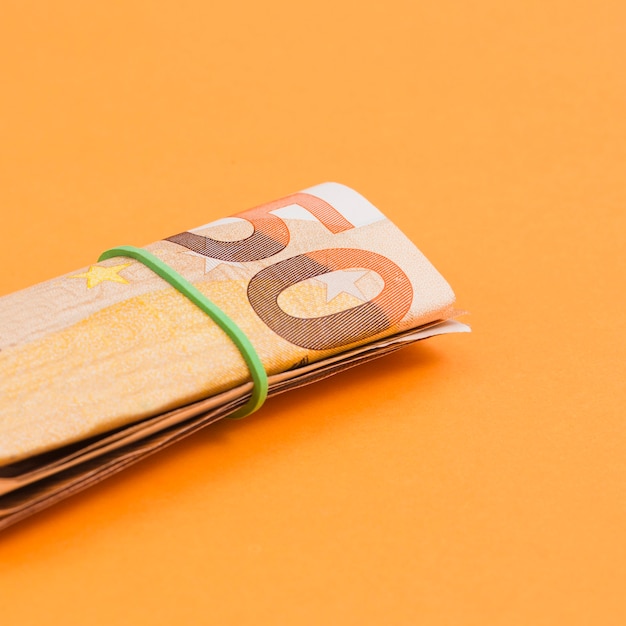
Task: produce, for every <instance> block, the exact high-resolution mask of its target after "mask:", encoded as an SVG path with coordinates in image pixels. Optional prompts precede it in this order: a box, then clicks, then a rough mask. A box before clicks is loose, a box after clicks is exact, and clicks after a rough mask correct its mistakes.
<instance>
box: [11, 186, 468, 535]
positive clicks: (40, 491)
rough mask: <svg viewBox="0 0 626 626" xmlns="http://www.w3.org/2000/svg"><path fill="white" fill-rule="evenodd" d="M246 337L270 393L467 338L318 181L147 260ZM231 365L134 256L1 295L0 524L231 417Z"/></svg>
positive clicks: (241, 394)
mask: <svg viewBox="0 0 626 626" xmlns="http://www.w3.org/2000/svg"><path fill="white" fill-rule="evenodd" d="M145 249H146V250H147V251H148V252H149V253H150V254H151V255H153V256H154V257H156V258H158V259H159V260H160V261H161V262H163V263H164V264H166V265H167V266H168V267H170V268H172V269H173V270H174V271H175V272H176V273H177V274H179V275H181V276H183V277H184V278H185V279H186V280H187V281H189V282H190V283H191V284H192V285H193V286H194V287H195V288H197V289H198V290H199V291H200V292H201V293H202V294H203V295H204V296H205V297H207V298H208V299H209V300H210V301H211V302H212V303H215V305H217V306H218V307H219V308H220V309H221V311H223V312H224V314H225V315H226V316H227V317H228V318H229V319H230V320H232V321H233V323H234V324H236V325H237V327H238V328H239V329H241V331H243V333H244V334H245V336H246V337H248V338H249V340H250V342H251V343H252V345H253V347H254V350H255V351H256V354H257V355H258V358H260V361H261V362H262V366H263V369H264V370H265V372H266V374H267V377H268V382H269V395H270V396H271V395H275V394H276V393H281V392H284V391H288V390H290V389H293V388H295V387H298V386H301V385H304V384H309V383H312V382H315V381H316V380H320V379H321V378H325V377H327V376H330V375H333V374H335V373H337V372H340V371H342V370H343V369H346V368H347V367H352V366H354V365H357V364H359V363H362V362H364V361H367V360H370V359H372V358H376V357H379V356H383V355H384V354H387V353H389V352H391V351H394V350H397V349H399V348H401V347H403V346H405V345H408V344H410V343H413V342H415V341H418V340H421V339H425V338H427V337H431V336H433V335H437V334H442V333H449V332H465V331H467V330H468V328H467V327H466V326H465V325H463V324H461V323H459V322H457V321H455V320H454V319H453V318H454V317H456V315H457V314H458V311H457V310H456V309H455V306H454V301H455V298H454V294H453V292H452V290H451V288H450V286H449V285H448V284H447V282H446V281H445V280H444V278H443V277H442V276H441V275H440V274H439V272H438V271H437V270H436V269H435V268H434V266H433V265H432V264H431V263H430V262H429V261H428V260H427V259H426V258H425V257H424V255H423V254H422V253H421V252H420V251H419V250H418V249H417V248H416V247H415V245H414V244H413V243H412V242H411V241H410V240H409V239H408V238H407V237H406V236H405V235H404V234H403V233H402V232H401V231H400V230H399V229H398V228H397V227H396V226H395V225H394V224H393V223H392V222H391V221H390V220H388V219H387V218H386V217H385V216H384V215H383V214H382V213H381V212H380V211H378V210H377V209H376V208H375V207H374V206H373V205H372V204H371V203H369V202H368V201H367V200H366V199H365V198H363V197H362V196H361V195H359V194H358V193H357V192H355V191H353V190H352V189H349V188H348V187H345V186H342V185H339V184H336V183H325V184H322V185H318V186H316V187H312V188H310V189H307V190H305V191H302V192H299V193H295V194H291V195H289V196H286V197H284V198H281V199H279V200H276V201H273V202H269V203H266V204H263V205H260V206H257V207H255V208H253V209H249V210H247V211H243V212H241V213H238V214H236V215H234V216H232V217H229V218H225V219H221V220H218V221H214V222H211V223H209V224H205V225H203V226H200V227H197V228H194V229H192V230H189V231H185V232H182V233H179V234H177V235H174V236H171V237H168V238H166V239H164V240H162V241H159V242H156V243H154V244H151V245H148V246H146V248H145ZM253 387H254V385H253V383H252V382H251V381H250V371H249V367H248V364H247V363H246V361H245V359H244V357H243V356H242V353H241V352H240V350H239V349H238V348H237V346H236V345H234V344H233V342H232V341H231V339H230V338H229V337H228V336H227V335H226V334H225V333H224V331H223V329H222V328H220V327H219V326H218V325H216V324H215V323H213V322H212V320H211V319H209V318H208V317H207V315H206V314H205V313H204V312H203V311H202V310H200V309H199V308H198V307H197V306H196V305H195V304H194V303H193V302H192V301H190V300H189V299H188V298H186V297H185V296H184V295H183V294H181V293H180V292H179V291H178V290H177V289H175V288H174V287H172V286H171V285H170V284H168V283H167V282H166V281H164V280H163V278H162V277H160V276H158V275H157V274H155V272H154V271H153V270H152V269H150V267H148V266H146V265H145V264H144V263H142V262H140V261H139V260H137V259H134V258H131V257H127V256H123V255H120V256H116V257H113V258H107V259H106V260H103V261H102V262H98V263H92V264H90V265H88V266H86V267H84V268H82V269H79V270H77V271H75V272H71V273H69V274H67V275H65V276H61V277H59V278H56V279H53V280H50V281H47V282H44V283H41V284H39V285H35V286H33V287H30V288H28V289H24V290H22V291H20V292H16V293H13V294H10V295H7V296H4V297H3V298H0V528H1V527H2V526H6V525H8V524H10V523H13V522H14V521H17V520H19V519H21V518H23V517H25V516H27V515H30V514H31V513H34V512H36V511H37V510H39V509H41V508H44V507H46V506H49V505H50V504H52V503H54V502H55V501H57V500H59V499H61V498H63V497H67V496H68V495H71V494H72V493H74V492H76V491H78V490H80V489H84V488H85V487H87V486H89V485H90V484H93V483H94V482H97V481H98V480H102V479H103V478H104V477H106V476H108V475H110V474H111V473H113V472H116V471H119V470H120V469H122V468H124V467H126V466H127V465H129V464H131V463H133V462H136V461H137V460H139V459H141V458H143V457H145V456H147V455H148V454H152V453H154V452H156V451H157V450H159V449H161V448H162V447H164V446H166V445H169V444H171V443H173V442H174V441H177V440H179V439H180V438H182V437H185V436H188V435H190V434H191V433H193V432H195V431H196V430H198V429H199V428H202V427H204V426H206V425H207V424H209V423H211V422H213V421H215V420H218V419H221V418H223V417H227V416H229V415H232V414H233V413H235V412H236V411H238V410H240V409H241V407H242V406H243V405H245V404H246V403H247V401H248V399H249V398H250V396H251V394H252V392H253Z"/></svg>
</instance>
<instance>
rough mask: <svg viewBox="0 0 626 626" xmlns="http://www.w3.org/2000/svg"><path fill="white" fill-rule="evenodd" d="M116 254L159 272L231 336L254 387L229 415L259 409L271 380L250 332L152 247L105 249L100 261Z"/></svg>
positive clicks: (236, 416)
mask: <svg viewBox="0 0 626 626" xmlns="http://www.w3.org/2000/svg"><path fill="white" fill-rule="evenodd" d="M113 257H130V258H131V259H136V260H137V261H140V262H141V263H143V264H144V265H145V266H146V267H149V268H150V269H151V270H152V271H153V272H154V273H155V274H157V275H158V276H160V277H161V278H162V279H163V280H165V281H167V282H168V283H169V284H170V285H172V287H174V289H177V290H178V291H179V292H180V293H182V294H183V296H185V297H186V298H187V299H188V300H190V301H191V302H193V303H194V304H195V305H196V306H197V307H198V308H199V309H201V310H202V311H204V312H205V313H206V314H207V315H208V316H209V317H210V318H211V319H212V320H213V321H214V322H215V323H216V324H217V325H218V326H219V327H220V328H221V329H222V330H223V331H224V332H225V333H226V334H227V335H228V337H229V338H230V339H231V341H232V342H233V343H234V344H235V345H236V346H237V348H238V350H239V352H241V356H242V357H243V358H244V361H245V362H246V365H247V366H248V369H249V370H250V374H251V376H252V382H253V383H254V387H253V389H252V396H251V397H250V400H249V401H248V403H247V404H246V405H244V406H242V407H241V408H240V409H239V410H237V411H235V413H233V414H232V415H229V416H228V417H230V418H231V419H240V418H242V417H246V415H250V413H254V412H255V411H257V410H258V409H259V408H261V406H262V405H263V403H264V402H265V398H267V392H268V387H269V383H268V380H267V373H266V372H265V368H264V367H263V363H262V362H261V359H260V358H259V355H258V354H257V351H256V350H255V349H254V346H253V345H252V343H251V342H250V340H249V339H248V337H247V336H246V334H245V333H244V332H243V331H242V330H241V328H239V326H237V324H235V322H234V321H233V320H232V319H231V318H230V317H228V315H226V313H224V311H222V309H220V308H219V307H218V306H217V305H215V304H214V303H213V302H211V301H210V300H209V299H208V298H207V297H206V296H205V295H204V294H203V293H202V292H201V291H200V290H199V289H198V288H196V287H194V286H193V285H192V284H191V283H190V282H189V281H188V280H187V279H186V278H184V277H183V276H181V275H180V274H179V273H178V272H177V271H176V270H175V269H173V268H172V267H170V266H169V265H168V264H167V263H164V262H163V261H161V259H159V258H158V257H156V256H155V255H154V254H152V253H151V252H148V250H145V249H144V248H136V247H135V246H119V247H117V248H111V249H110V250H107V251H106V252H103V253H102V254H101V255H100V258H99V259H98V263H100V262H101V261H106V260H107V259H111V258H113Z"/></svg>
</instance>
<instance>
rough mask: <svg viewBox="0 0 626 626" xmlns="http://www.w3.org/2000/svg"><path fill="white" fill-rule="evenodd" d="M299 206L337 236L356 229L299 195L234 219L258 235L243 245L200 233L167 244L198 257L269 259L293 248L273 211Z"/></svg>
mask: <svg viewBox="0 0 626 626" xmlns="http://www.w3.org/2000/svg"><path fill="white" fill-rule="evenodd" d="M293 204H297V205H299V206H301V207H302V208H304V209H306V210H307V211H308V212H309V213H311V214H312V215H313V216H314V217H315V218H317V219H318V220H319V221H320V223H321V224H323V225H324V226H325V227H326V228H327V229H328V230H329V231H330V232H332V233H333V234H336V233H340V232H343V231H344V230H350V229H351V228H354V225H353V224H351V223H350V222H349V221H348V220H347V219H346V218H345V217H344V216H343V215H342V214H341V213H339V212H338V211H337V210H336V209H335V208H333V207H332V206H331V205H330V204H328V202H325V201H324V200H322V199H321V198H317V197H316V196H312V195H310V194H307V193H295V194H292V195H290V196H287V197H285V198H281V199H280V200H275V201H274V202H270V203H269V204H264V205H262V206H259V207H256V208H254V209H249V210H247V211H243V212H241V213H237V214H235V215H234V216H233V217H239V218H241V219H244V220H247V221H248V222H250V223H251V224H252V226H253V228H254V232H253V233H252V234H251V235H250V236H249V237H246V238H245V239H241V240H239V241H219V240H217V239H212V238H211V237H205V236H203V235H197V234H196V233H190V232H185V233H180V234H178V235H174V236H173V237H168V238H167V241H171V242H173V243H177V244H179V245H181V246H184V247H185V248H188V249H189V250H193V251H194V252H197V253H198V254H202V255H203V256H207V257H210V258H212V259H219V260H220V261H228V262H231V263H243V262H246V261H260V260H261V259H267V258H268V257H271V256H273V255H275V254H278V253H279V252H281V251H282V250H284V249H285V248H286V247H287V245H288V244H289V229H288V228H287V224H285V222H284V221H283V220H282V219H281V218H280V217H278V216H277V215H272V213H271V211H275V210H277V209H282V208H284V207H287V206H290V205H293Z"/></svg>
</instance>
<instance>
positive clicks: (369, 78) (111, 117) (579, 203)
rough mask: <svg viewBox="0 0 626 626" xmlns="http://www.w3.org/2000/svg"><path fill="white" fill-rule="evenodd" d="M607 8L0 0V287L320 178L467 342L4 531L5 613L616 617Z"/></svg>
mask: <svg viewBox="0 0 626 626" xmlns="http://www.w3.org/2000/svg"><path fill="white" fill-rule="evenodd" d="M624 6H625V5H624V3H623V2H622V1H621V0H616V1H614V2H610V1H599V2H598V1H591V0H587V1H576V0H568V1H567V2H566V1H556V0H555V1H548V2H546V1H545V0H541V1H539V0H531V1H524V2H519V1H506V2H502V1H500V2H496V1H495V0H494V1H484V0H483V1H480V2H471V3H470V2H449V1H443V2H428V3H426V2H415V1H414V0H405V1H401V0H388V1H386V2H369V3H366V2H362V1H361V2H356V1H349V0H332V1H331V0H318V1H317V2H315V3H308V2H286V1H284V0H266V1H264V2H231V3H213V2H210V1H204V2H198V1H196V2H191V1H185V0H177V2H156V1H153V2H147V1H143V2H141V1H139V0H133V1H129V0H123V1H122V0H119V1H109V2H79V1H78V0H76V1H68V0H59V1H57V2H43V1H40V2H28V1H25V0H4V1H3V3H2V12H1V13H2V16H1V20H0V64H1V67H0V81H1V87H0V89H1V98H0V138H1V144H0V214H1V218H2V219H1V221H0V224H1V230H0V265H1V267H2V268H3V271H2V275H1V276H0V293H8V292H10V291H12V290H15V289H18V288H21V287H25V286H27V285H30V284H32V283H35V282H38V281H41V280H44V279H48V278H51V277H53V276H55V275H58V274H60V273H63V272H68V271H71V270H74V269H76V268H78V267H81V266H84V265H87V264H89V263H91V262H93V261H94V260H95V259H96V258H97V257H98V255H99V253H100V252H101V251H102V250H104V249H106V248H109V247H111V246H113V245H117V244H133V245H143V244H146V243H148V242H151V241H154V240H157V239H159V238H161V237H163V236H167V235H171V234H173V233H176V232H179V231H181V230H184V229H187V228H190V227H194V226H197V225H200V224H203V223H206V222H208V221H210V220H212V219H214V218H218V217H221V216H224V215H227V214H230V213H233V212H235V211H239V210H243V209H245V208H249V207H251V206H253V205H256V204H258V203H260V202H263V201H266V200H271V199H273V198H276V197H280V196H283V195H285V194H287V193H290V192H293V191H297V190H299V189H301V188H304V187H307V186H310V185H313V184H316V183H319V182H323V181H325V180H336V181H339V182H343V183H346V184H348V185H351V186H353V187H354V188H356V189H357V190H358V191H360V192H361V193H363V194H364V195H365V196H366V197H368V198H369V199H370V200H371V201H372V202H374V204H376V205H377V206H378V207H379V208H381V210H383V211H384V212H385V213H386V214H387V215H388V216H389V217H390V218H391V219H392V220H393V221H395V222H396V223H397V224H398V225H399V226H400V227H401V228H402V229H403V230H404V231H405V232H406V233H407V234H408V235H409V236H410V237H411V238H412V239H413V241H415V242H416V243H417V245H418V246H419V247H420V248H421V249H422V251H423V252H424V253H425V254H426V255H427V256H428V257H429V258H430V259H431V261H432V262H433V263H434V264H435V265H436V266H437V267H438V269H439V270H440V271H441V272H442V273H443V275H444V276H445V277H446V278H447V279H448V280H449V282H450V283H451V285H452V286H453V288H454V289H455V291H456V293H457V296H458V303H459V305H460V306H462V307H464V308H466V309H469V310H470V311H471V316H470V317H469V319H468V321H470V323H471V324H472V326H473V329H474V332H473V334H472V335H469V336H468V335H459V336H450V337H442V338H437V339H433V340H432V341H429V342H427V343H424V344H421V345H419V346H416V347H411V348H408V349H407V350H406V351H403V352H401V353H399V354H397V355H394V356H390V357H388V358H386V360H384V361H380V362H376V363H373V364H370V365H365V366H362V367H360V368H358V369H356V370H353V371H351V372H349V373H345V374H343V375H340V376H337V377H335V378H334V379H332V380H329V381H326V382H321V383H318V384H317V385H316V386H315V387H311V388H308V389H304V390H300V391H296V392H292V393H290V394H288V395H285V396H282V397H280V398H278V399H275V400H272V401H270V402H268V404H267V405H266V406H265V407H264V408H263V410H262V411H261V412H260V413H258V414H256V415H255V416H253V417H251V418H249V419H246V420H244V421H242V422H237V423H232V422H228V423H222V424H219V425H216V426H215V427H211V428H210V429H207V430H206V431H204V432H203V433H201V434H200V435H199V436H195V437H193V438H192V439H191V440H188V441H187V442H184V443H182V444H180V445H177V446H175V447H174V448H171V449H170V450H168V451H167V452H165V453H163V454H160V455H158V456H155V457H153V458H152V459H150V460H148V461H146V462H143V463H142V464H140V465H138V466H135V467H134V468H131V469H130V470H128V471H125V472H124V473H122V474H120V475H118V476H117V477H115V478H113V479H110V480H108V481H107V482H105V483H104V484H102V485H101V486H98V487H95V488H93V489H91V490H90V491H88V492H85V493H84V494H82V495H79V496H77V497H74V498H73V499H71V500H69V501H66V503H63V504H61V505H58V506H56V507H54V508H53V509H51V510H49V511H47V512H45V513H43V514H40V515H38V516H36V517H34V518H32V519H31V520H29V521H27V522H24V523H22V524H20V525H18V526H16V527H14V528H12V529H10V530H8V531H6V532H4V533H3V534H2V535H1V536H0V607H1V613H2V616H1V618H0V620H1V621H2V624H19V625H20V626H22V625H27V624H42V623H57V622H58V623H63V624H69V625H72V624H80V625H81V626H82V625H83V624H86V623H88V624H107V625H110V624H121V623H126V624H131V623H146V624H172V623H180V624H192V623H212V624H242V625H247V624H255V625H258V624H290V625H291V624H305V625H308V624H311V625H319V624H355V625H363V624H368V625H369V624H398V625H405V624H406V625H414V624H428V625H448V624H454V625H455V626H456V625H466V624H476V625H485V624H490V625H491V624H496V625H500V624H502V625H506V626H510V625H517V624H520V625H528V624H533V625H543V624H546V625H552V624H567V625H568V626H571V625H574V624H575V625H578V624H581V625H582V624H594V625H595V624H603V625H606V624H624V623H625V622H626V594H625V589H626V538H625V537H626V531H625V529H626V426H625V424H624V408H623V407H624V405H625V404H626V390H625V384H624V359H625V357H626V346H625V339H626V327H625V326H626V325H625V321H624V320H625V319H626V316H625V315H624V309H625V307H626V297H625V295H624V287H625V286H626V271H625V260H624V249H625V245H624V241H625V239H626V176H625V174H626V78H625V72H624V70H625V62H626V10H625V9H624Z"/></svg>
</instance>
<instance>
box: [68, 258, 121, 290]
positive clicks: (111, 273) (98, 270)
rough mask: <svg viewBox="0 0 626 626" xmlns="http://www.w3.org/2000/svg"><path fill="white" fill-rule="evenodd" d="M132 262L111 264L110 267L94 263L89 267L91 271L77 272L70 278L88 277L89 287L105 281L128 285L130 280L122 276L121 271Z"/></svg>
mask: <svg viewBox="0 0 626 626" xmlns="http://www.w3.org/2000/svg"><path fill="white" fill-rule="evenodd" d="M129 265H132V263H124V264H122V265H111V266H110V267H102V266H100V265H92V266H91V267H90V268H89V271H87V272H84V273H83V274H76V275H75V276H70V278H86V279H87V289H92V288H93V287H95V286H96V285H99V284H100V283H103V282H105V281H107V280H108V281H110V282H112V283H123V284H125V285H128V281H127V280H126V279H125V278H124V277H123V276H120V275H119V273H120V272H121V271H122V270H123V269H124V268H126V267H128V266H129Z"/></svg>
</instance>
